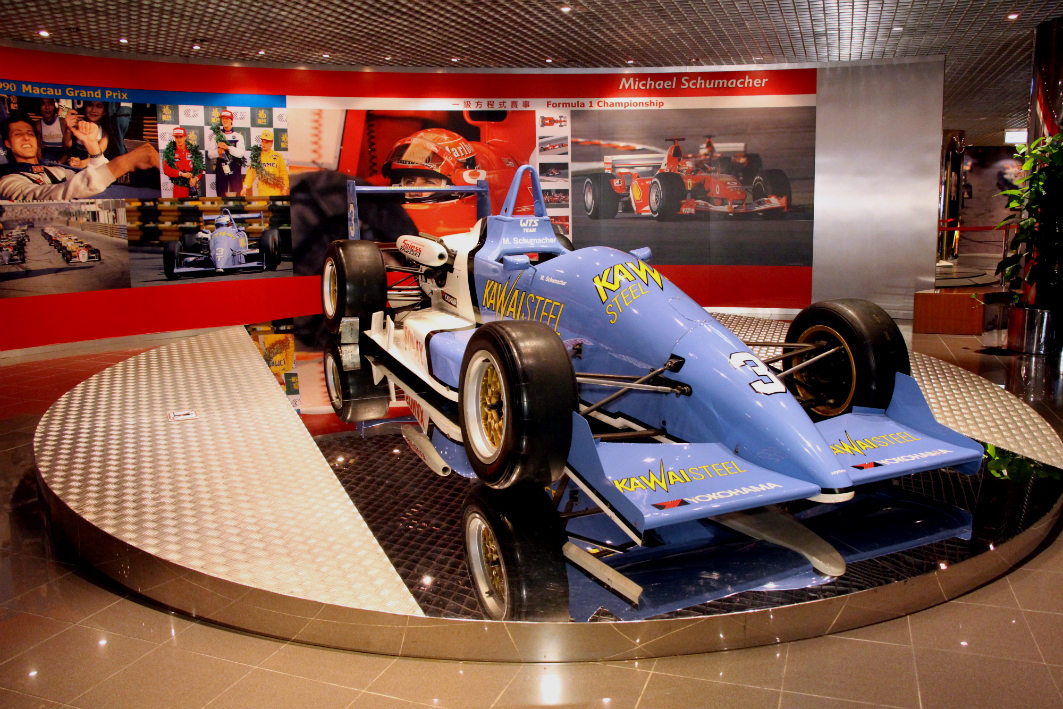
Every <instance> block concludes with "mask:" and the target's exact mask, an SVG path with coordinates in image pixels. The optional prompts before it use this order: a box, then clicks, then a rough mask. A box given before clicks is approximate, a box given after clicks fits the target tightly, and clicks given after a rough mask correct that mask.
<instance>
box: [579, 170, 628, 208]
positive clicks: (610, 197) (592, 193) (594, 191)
mask: <svg viewBox="0 0 1063 709" xmlns="http://www.w3.org/2000/svg"><path fill="white" fill-rule="evenodd" d="M615 179H616V177H615V176H614V175H613V173H611V172H600V173H597V174H594V175H591V176H590V177H588V178H587V179H586V180H584V181H583V209H584V211H586V212H587V216H588V217H590V218H591V219H612V218H613V217H615V216H616V210H617V209H618V208H619V206H620V195H619V194H617V192H616V190H614V189H613V180H615Z"/></svg>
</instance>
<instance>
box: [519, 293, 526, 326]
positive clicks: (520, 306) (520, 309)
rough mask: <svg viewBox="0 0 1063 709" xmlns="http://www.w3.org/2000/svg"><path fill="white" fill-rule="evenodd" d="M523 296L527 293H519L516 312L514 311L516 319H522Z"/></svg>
mask: <svg viewBox="0 0 1063 709" xmlns="http://www.w3.org/2000/svg"><path fill="white" fill-rule="evenodd" d="M525 296H527V293H521V294H520V304H519V305H517V313H516V318H517V319H518V320H521V319H522V318H521V314H522V313H523V312H524V298H525Z"/></svg>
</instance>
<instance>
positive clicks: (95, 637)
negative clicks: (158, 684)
mask: <svg viewBox="0 0 1063 709" xmlns="http://www.w3.org/2000/svg"><path fill="white" fill-rule="evenodd" d="M156 647H158V646H157V645H154V644H152V643H147V642H144V641H143V640H135V639H133V638H127V637H125V636H123V635H116V634H114V633H105V632H103V631H100V630H94V629H91V628H82V627H80V626H76V625H75V626H71V627H70V628H67V629H66V630H64V631H63V632H61V633H59V634H58V635H56V636H54V637H52V638H49V639H48V640H45V641H44V642H42V643H40V644H38V645H36V646H34V647H32V648H30V649H29V650H27V651H25V652H23V653H22V654H20V655H18V656H16V657H15V658H13V659H11V660H8V661H7V662H5V663H4V664H3V665H0V687H4V688H6V689H13V690H15V691H17V692H22V693H23V694H32V695H33V696H36V697H42V698H44V699H50V700H52V701H56V702H69V701H70V700H72V699H74V698H75V697H77V696H79V695H81V694H83V693H84V692H86V691H88V690H89V689H91V688H93V687H95V686H96V685H97V684H99V683H100V682H102V681H103V680H105V679H107V678H108V677H110V676H111V675H113V674H114V673H116V672H118V671H119V670H121V669H123V668H124V667H126V666H128V665H130V664H132V663H133V662H135V661H136V660H138V659H140V658H141V657H143V656H144V655H146V654H148V653H149V652H151V650H153V649H154V648H156Z"/></svg>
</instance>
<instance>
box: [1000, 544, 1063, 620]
mask: <svg viewBox="0 0 1063 709" xmlns="http://www.w3.org/2000/svg"><path fill="white" fill-rule="evenodd" d="M1057 543H1058V540H1057ZM1008 581H1010V582H1011V588H1012V589H1013V590H1014V591H1015V597H1016V598H1017V599H1018V600H1019V607H1020V608H1022V609H1023V610H1028V611H1044V612H1047V613H1063V574H1061V573H1057V572H1054V571H1031V570H1029V569H1016V570H1015V571H1013V572H1012V573H1011V574H1010V575H1009V576H1008Z"/></svg>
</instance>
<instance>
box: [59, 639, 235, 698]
mask: <svg viewBox="0 0 1063 709" xmlns="http://www.w3.org/2000/svg"><path fill="white" fill-rule="evenodd" d="M251 669H252V668H250V667H248V666H247V665H241V664H237V663H235V662H226V661H224V660H219V659H217V658H214V657H206V656H204V655H197V654H196V653H193V652H184V651H183V650H177V649H175V648H173V647H168V646H165V645H163V646H160V647H157V648H156V649H155V650H153V651H152V652H150V653H148V654H147V655H144V656H143V657H141V658H140V659H139V660H137V661H136V662H134V663H132V664H131V665H129V666H128V667H126V668H124V669H122V670H121V671H119V672H117V673H116V674H114V675H112V676H110V677H108V678H107V679H105V680H104V681H102V682H100V683H99V684H97V685H96V686H95V687H93V688H92V689H90V690H89V691H87V692H85V693H84V694H82V695H81V696H79V697H77V698H76V699H74V700H73V701H72V702H71V703H72V704H73V705H74V706H77V707H82V708H83V709H148V708H149V707H150V709H185V708H186V707H202V706H204V705H205V704H206V703H207V702H209V701H211V700H212V699H214V698H215V697H217V696H219V695H220V694H221V693H222V692H224V691H225V690H227V689H229V688H230V687H232V686H233V685H234V684H236V682H237V681H239V680H240V679H241V678H242V677H244V676H246V675H247V674H248V673H249V672H250V671H251ZM190 678H194V681H189V680H190Z"/></svg>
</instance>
